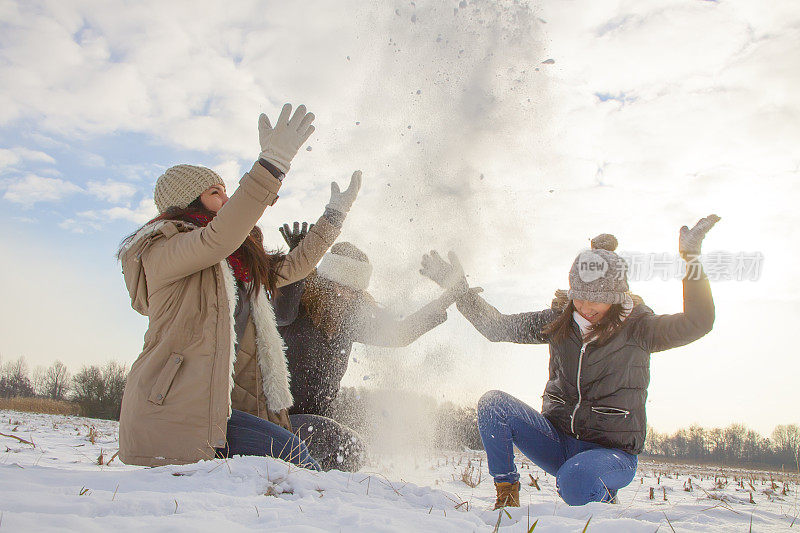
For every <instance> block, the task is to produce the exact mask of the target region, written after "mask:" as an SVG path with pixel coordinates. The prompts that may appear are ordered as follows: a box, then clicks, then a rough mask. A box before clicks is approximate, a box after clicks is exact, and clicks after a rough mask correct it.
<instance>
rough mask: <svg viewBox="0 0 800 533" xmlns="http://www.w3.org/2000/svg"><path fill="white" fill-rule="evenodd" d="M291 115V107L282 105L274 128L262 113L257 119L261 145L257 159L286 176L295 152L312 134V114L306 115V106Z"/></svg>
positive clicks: (299, 107) (298, 108) (300, 107)
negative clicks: (266, 162)
mask: <svg viewBox="0 0 800 533" xmlns="http://www.w3.org/2000/svg"><path fill="white" fill-rule="evenodd" d="M291 114H292V105H291V104H284V106H283V109H282V110H281V114H280V116H279V117H278V121H277V122H276V123H275V127H274V128H273V127H272V124H270V121H269V118H267V115H265V114H264V113H261V116H259V117H258V140H259V142H260V143H261V154H259V156H258V157H259V159H264V160H266V161H268V162H270V163H272V164H273V165H275V166H276V167H277V168H278V170H280V171H281V172H283V173H284V174H286V173H287V172H288V171H289V166H290V163H291V162H292V159H293V158H294V156H295V155H296V154H297V151H298V150H299V149H300V147H301V146H302V145H303V143H305V142H306V140H307V139H308V138H309V137H310V136H311V134H312V133H314V126H312V125H311V123H312V122H314V114H313V113H306V106H304V105H301V106H298V107H297V110H296V111H295V112H294V115H292V118H291V119H290V118H289V115H291Z"/></svg>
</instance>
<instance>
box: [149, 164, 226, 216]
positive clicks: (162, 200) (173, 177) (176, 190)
mask: <svg viewBox="0 0 800 533" xmlns="http://www.w3.org/2000/svg"><path fill="white" fill-rule="evenodd" d="M212 185H222V186H223V187H224V186H225V182H223V181H222V178H220V177H219V175H218V174H217V173H216V172H214V171H213V170H211V169H210V168H206V167H196V166H194V165H175V166H174V167H170V168H168V169H167V171H166V172H164V173H163V174H162V175H161V176H159V178H158V181H156V188H155V191H153V200H155V202H156V207H157V208H158V212H159V213H163V212H164V211H166V210H167V209H169V208H170V207H179V208H181V209H186V207H188V205H189V204H190V203H192V202H193V201H194V200H195V199H197V197H198V196H200V195H201V194H202V193H203V192H205V190H206V189H208V188H209V187H211V186H212Z"/></svg>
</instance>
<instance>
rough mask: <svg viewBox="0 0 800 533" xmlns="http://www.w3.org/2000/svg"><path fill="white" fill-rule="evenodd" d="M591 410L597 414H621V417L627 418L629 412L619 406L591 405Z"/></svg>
mask: <svg viewBox="0 0 800 533" xmlns="http://www.w3.org/2000/svg"><path fill="white" fill-rule="evenodd" d="M592 412H593V413H597V414H598V415H607V416H621V417H623V418H627V417H628V415H629V414H631V412H630V411H628V410H627V409H620V408H619V407H592Z"/></svg>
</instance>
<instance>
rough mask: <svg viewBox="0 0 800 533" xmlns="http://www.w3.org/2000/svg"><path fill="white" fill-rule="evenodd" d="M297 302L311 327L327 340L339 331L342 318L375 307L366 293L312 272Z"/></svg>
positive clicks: (342, 321)
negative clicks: (308, 319)
mask: <svg viewBox="0 0 800 533" xmlns="http://www.w3.org/2000/svg"><path fill="white" fill-rule="evenodd" d="M300 303H301V305H302V306H303V307H304V308H305V310H306V313H308V317H309V318H310V319H311V322H312V323H313V324H314V327H315V328H316V329H318V330H320V331H322V333H324V334H325V336H326V337H327V338H328V339H329V340H330V339H332V338H333V337H334V336H336V335H337V334H338V333H340V332H341V331H342V326H343V325H344V321H345V319H347V318H351V317H354V316H355V315H356V314H357V313H358V312H359V311H360V309H361V308H363V307H364V306H365V305H366V306H370V305H375V300H374V299H373V298H372V295H370V294H369V293H368V292H367V291H361V290H357V289H352V288H350V287H346V286H343V285H340V284H338V283H336V282H333V281H331V280H329V279H325V278H323V277H321V276H320V275H319V274H317V271H316V270H314V272H312V273H311V274H310V275H309V276H308V277H307V278H306V286H305V289H304V290H303V296H302V297H301V298H300Z"/></svg>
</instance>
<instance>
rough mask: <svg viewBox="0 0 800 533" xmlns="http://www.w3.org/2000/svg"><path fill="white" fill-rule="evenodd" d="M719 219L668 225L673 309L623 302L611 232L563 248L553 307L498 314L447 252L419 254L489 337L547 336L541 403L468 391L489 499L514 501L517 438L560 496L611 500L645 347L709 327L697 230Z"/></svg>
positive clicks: (636, 440) (640, 406)
mask: <svg viewBox="0 0 800 533" xmlns="http://www.w3.org/2000/svg"><path fill="white" fill-rule="evenodd" d="M718 220H719V217H717V216H716V215H711V216H708V217H706V218H704V219H702V220H700V221H699V222H698V223H697V225H695V227H694V228H692V229H691V230H690V229H689V228H687V227H686V226H684V227H683V228H681V231H680V239H679V250H680V254H681V256H682V257H683V258H684V260H686V262H687V269H686V276H685V277H684V279H683V294H684V312H683V313H677V314H674V315H656V314H654V313H653V311H652V310H651V309H650V308H648V307H647V306H645V305H644V304H639V305H634V303H633V300H632V298H631V295H630V293H629V291H628V280H627V265H626V263H625V261H624V260H623V259H622V258H620V257H619V256H618V255H617V254H615V253H614V250H615V248H616V245H617V241H616V239H615V238H614V237H613V236H612V235H608V234H603V235H600V236H598V237H596V238H595V239H592V249H591V250H586V251H584V252H582V253H581V254H579V255H578V257H577V258H576V259H575V261H574V263H573V265H572V269H571V270H570V273H569V286H570V290H569V292H568V295H567V296H568V299H569V300H568V303H567V304H566V306H565V307H564V308H563V309H553V308H551V309H546V310H544V311H538V312H530V313H520V314H514V315H504V314H502V313H500V312H499V311H498V310H497V309H495V308H494V307H492V306H491V305H489V304H488V303H486V301H484V300H483V299H482V298H481V297H480V296H478V294H477V293H478V291H477V290H475V289H469V287H468V285H467V281H466V278H465V277H464V273H463V270H462V269H461V265H460V264H459V262H458V258H457V257H456V256H455V255H454V254H452V253H451V254H450V256H449V257H450V263H447V262H446V261H444V260H443V259H442V258H441V257H439V255H438V254H436V252H431V254H430V255H426V256H425V257H423V262H422V265H423V269H422V271H421V272H422V273H423V274H424V275H426V276H428V277H430V278H431V279H433V280H434V281H436V282H437V283H439V284H440V285H442V286H443V287H445V288H448V289H451V290H453V291H454V292H455V293H456V294H457V295H459V296H458V298H457V300H456V305H457V307H458V309H459V311H461V313H462V314H463V315H464V316H465V317H466V318H467V319H468V320H469V321H470V322H471V323H472V324H473V325H474V326H475V328H476V329H477V330H478V331H480V332H481V333H482V334H483V335H484V336H485V337H486V338H487V339H489V340H490V341H493V342H516V343H523V344H544V343H547V344H549V347H550V373H549V374H550V375H549V379H548V382H547V385H546V386H545V390H544V395H543V404H542V412H541V413H539V412H537V411H536V410H535V409H534V408H532V407H530V406H528V405H526V404H524V403H523V402H521V401H520V400H518V399H517V398H514V397H513V396H511V395H509V394H507V393H504V392H501V391H491V392H487V393H486V394H484V395H483V397H482V398H481V399H480V401H479V402H478V429H479V431H480V434H481V439H482V441H483V445H484V448H485V449H486V454H487V458H488V464H489V473H490V474H491V475H492V476H493V477H494V481H495V486H496V488H497V501H496V503H495V509H497V508H499V507H503V506H515V507H518V506H519V473H518V472H517V469H516V466H515V465H514V449H513V446H514V445H516V446H517V448H518V449H519V450H520V451H521V452H522V453H523V454H525V455H526V456H527V457H528V458H530V459H531V460H532V461H533V462H534V463H536V464H537V465H538V466H539V467H540V468H542V469H543V470H544V471H546V472H547V473H549V474H551V475H553V476H555V477H556V486H557V488H558V493H559V494H560V495H561V497H562V498H563V499H564V501H565V502H566V503H568V504H569V505H583V504H586V503H589V502H592V501H605V502H608V501H613V500H614V498H615V496H616V493H617V490H618V489H620V488H622V487H624V486H626V485H627V484H629V483H630V482H631V480H632V479H633V476H634V475H635V473H636V466H637V455H638V454H639V453H640V452H641V451H642V448H643V447H644V440H645V434H646V430H647V421H646V415H645V401H646V399H647V387H648V385H649V383H650V354H651V353H652V352H658V351H662V350H667V349H669V348H674V347H677V346H683V345H685V344H689V343H690V342H692V341H695V340H697V339H699V338H700V337H702V336H703V335H705V334H706V333H708V332H709V331H711V328H712V326H713V324H714V301H713V299H712V297H711V288H710V286H709V283H708V279H707V278H706V276H705V274H704V272H703V268H702V265H701V264H700V262H699V261H698V256H699V255H700V245H701V242H702V240H703V237H704V236H705V234H706V232H707V231H708V230H709V229H710V228H711V227H712V226H713V225H714V224H715V223H716V222H717V221H718Z"/></svg>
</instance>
